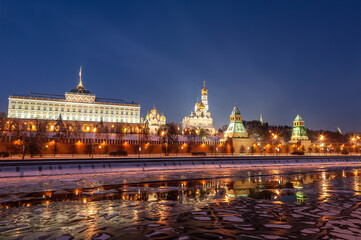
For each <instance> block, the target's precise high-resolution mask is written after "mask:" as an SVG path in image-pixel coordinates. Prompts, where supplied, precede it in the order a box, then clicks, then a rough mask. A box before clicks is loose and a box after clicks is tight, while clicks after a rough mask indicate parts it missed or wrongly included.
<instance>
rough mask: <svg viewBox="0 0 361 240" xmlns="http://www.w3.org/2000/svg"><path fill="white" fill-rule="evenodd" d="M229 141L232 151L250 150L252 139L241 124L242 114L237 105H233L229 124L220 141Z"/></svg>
mask: <svg viewBox="0 0 361 240" xmlns="http://www.w3.org/2000/svg"><path fill="white" fill-rule="evenodd" d="M227 141H228V142H231V143H232V146H233V151H234V153H246V152H251V151H252V145H253V142H254V140H253V139H252V138H250V137H249V136H248V132H247V130H246V128H245V127H244V125H243V121H242V114H241V112H240V111H239V109H238V107H237V106H236V105H234V107H233V110H232V112H231V115H230V116H229V125H228V128H227V130H226V131H225V134H224V139H222V140H221V142H227Z"/></svg>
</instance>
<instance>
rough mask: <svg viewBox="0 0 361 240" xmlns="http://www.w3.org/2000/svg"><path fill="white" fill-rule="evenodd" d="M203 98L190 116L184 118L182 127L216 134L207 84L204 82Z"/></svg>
mask: <svg viewBox="0 0 361 240" xmlns="http://www.w3.org/2000/svg"><path fill="white" fill-rule="evenodd" d="M201 92H202V97H201V101H200V102H199V101H198V99H197V103H196V104H195V105H194V110H193V111H192V112H191V114H190V115H189V116H186V117H184V118H183V121H182V127H183V129H190V128H195V129H202V128H203V129H205V130H207V131H209V132H210V133H215V129H214V127H213V119H212V118H211V112H210V111H209V106H208V90H207V89H206V85H205V82H203V89H202V91H201Z"/></svg>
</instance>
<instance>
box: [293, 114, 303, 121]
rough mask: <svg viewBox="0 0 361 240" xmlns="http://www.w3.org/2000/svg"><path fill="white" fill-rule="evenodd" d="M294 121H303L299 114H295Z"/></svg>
mask: <svg viewBox="0 0 361 240" xmlns="http://www.w3.org/2000/svg"><path fill="white" fill-rule="evenodd" d="M295 121H303V119H302V118H301V116H300V115H299V114H297V116H296V118H295Z"/></svg>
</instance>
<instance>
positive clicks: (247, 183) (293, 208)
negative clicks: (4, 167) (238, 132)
mask: <svg viewBox="0 0 361 240" xmlns="http://www.w3.org/2000/svg"><path fill="white" fill-rule="evenodd" d="M360 174H361V166H355V167H322V166H319V167H318V168H317V167H313V168H312V169H310V168H307V167H302V168H301V167H300V168H297V169H295V168H279V169H272V168H257V169H255V168H254V169H252V170H245V169H241V170H240V169H238V170H237V169H228V170H225V169H222V170H220V169H217V170H204V171H201V170H195V171H186V172H185V171H168V172H167V171H159V172H157V171H153V172H134V173H109V174H91V175H90V174H89V175H88V174H79V175H62V176H48V177H23V178H2V179H0V239H62V240H66V239H299V238H303V239H316V238H317V239H328V238H337V239H343V238H344V239H360V236H361V209H360V205H361V196H360V193H361V192H360Z"/></svg>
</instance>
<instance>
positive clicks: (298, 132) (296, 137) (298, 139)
mask: <svg viewBox="0 0 361 240" xmlns="http://www.w3.org/2000/svg"><path fill="white" fill-rule="evenodd" d="M289 143H293V144H296V143H300V144H301V145H302V146H304V147H307V146H309V145H310V144H311V141H310V140H308V136H307V132H306V128H305V121H304V120H303V119H302V118H301V116H300V115H299V114H297V116H296V118H295V120H294V121H293V128H292V136H291V140H290V141H289Z"/></svg>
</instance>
